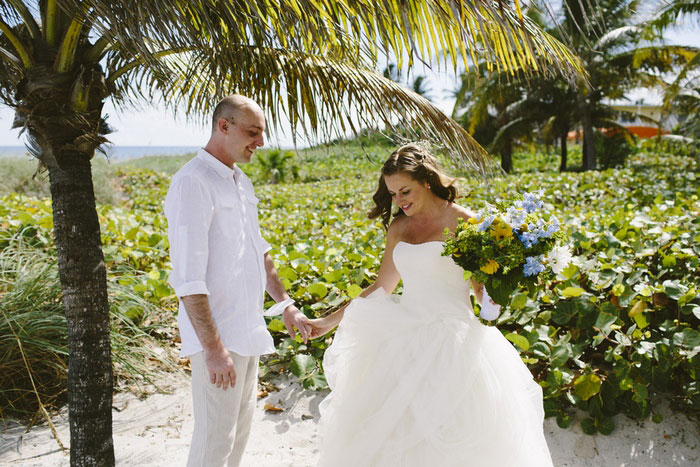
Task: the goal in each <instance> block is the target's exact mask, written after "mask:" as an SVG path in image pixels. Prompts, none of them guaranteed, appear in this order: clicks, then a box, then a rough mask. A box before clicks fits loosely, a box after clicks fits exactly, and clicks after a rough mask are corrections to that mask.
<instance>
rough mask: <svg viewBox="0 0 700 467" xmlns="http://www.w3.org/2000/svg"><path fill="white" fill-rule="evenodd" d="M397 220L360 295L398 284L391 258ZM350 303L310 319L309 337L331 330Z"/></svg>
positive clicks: (396, 273) (395, 242)
mask: <svg viewBox="0 0 700 467" xmlns="http://www.w3.org/2000/svg"><path fill="white" fill-rule="evenodd" d="M399 220H400V219H394V222H392V223H391V225H390V226H389V230H388V231H387V233H386V247H385V248H384V257H383V258H382V264H381V265H380V266H379V272H378V273H377V279H376V280H375V281H374V283H372V285H370V286H369V287H367V288H366V289H364V290H363V291H362V293H360V295H359V296H360V297H363V298H364V297H367V296H369V295H370V294H371V293H372V292H374V291H375V290H377V289H379V288H380V287H381V288H383V289H384V290H385V291H386V293H392V292H393V291H394V289H395V288H396V286H397V285H399V281H400V280H401V276H400V275H399V271H398V270H397V269H396V266H395V265H394V259H393V253H394V247H395V246H396V244H397V243H398V242H399V226H398V224H399V222H397V221H399ZM350 303H352V302H349V303H346V304H345V305H343V306H342V307H340V308H338V309H337V310H336V311H334V312H333V313H331V314H330V315H328V316H325V317H323V318H319V319H312V320H310V324H311V327H312V330H311V336H310V337H311V338H312V339H314V338H316V337H320V336H323V335H325V334H327V333H329V332H330V331H332V330H333V328H335V327H336V326H337V325H338V324H340V321H341V320H342V319H343V315H344V314H345V308H347V306H348V305H350Z"/></svg>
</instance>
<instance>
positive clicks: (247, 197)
mask: <svg viewBox="0 0 700 467" xmlns="http://www.w3.org/2000/svg"><path fill="white" fill-rule="evenodd" d="M243 200H244V201H245V202H246V203H249V204H252V205H253V206H254V207H256V209H257V204H258V203H259V202H260V200H259V199H258V197H257V196H255V195H254V194H253V193H249V192H248V191H244V192H243Z"/></svg>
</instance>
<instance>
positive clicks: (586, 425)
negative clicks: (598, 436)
mask: <svg viewBox="0 0 700 467" xmlns="http://www.w3.org/2000/svg"><path fill="white" fill-rule="evenodd" d="M581 429H582V430H583V432H584V433H586V434H587V435H594V434H595V433H596V431H598V429H597V428H596V426H595V420H594V419H592V418H584V419H583V420H581Z"/></svg>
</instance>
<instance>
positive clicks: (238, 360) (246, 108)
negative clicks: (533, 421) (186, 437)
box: [165, 95, 311, 467]
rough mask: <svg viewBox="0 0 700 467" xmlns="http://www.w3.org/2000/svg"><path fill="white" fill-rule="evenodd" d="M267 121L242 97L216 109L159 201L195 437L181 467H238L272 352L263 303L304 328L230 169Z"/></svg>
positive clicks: (246, 192) (250, 196) (237, 173)
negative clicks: (205, 135) (205, 138)
mask: <svg viewBox="0 0 700 467" xmlns="http://www.w3.org/2000/svg"><path fill="white" fill-rule="evenodd" d="M264 131H265V117H264V115H263V111H262V109H261V108H260V107H259V106H258V105H257V104H256V103H255V102H253V101H252V100H250V99H249V98H247V97H244V96H239V95H233V96H229V97H226V98H224V99H223V100H222V101H221V102H219V104H218V105H217V106H216V109H215V110H214V115H213V118H212V132H211V137H210V139H209V142H208V143H207V145H206V146H205V147H204V148H203V149H200V150H199V152H198V153H197V155H196V156H195V157H194V158H193V159H192V160H191V161H189V162H188V163H187V164H185V166H183V167H182V168H181V169H180V170H179V171H178V172H177V173H176V174H175V176H174V177H173V180H172V183H171V185H170V189H169V190H168V195H167V197H166V199H165V215H166V217H167V219H168V238H169V240H170V259H171V262H172V268H173V270H172V274H171V276H170V283H171V284H172V286H173V288H174V289H175V293H176V294H177V296H178V297H179V299H180V310H179V313H178V318H177V320H178V326H179V328H180V337H181V340H182V350H181V352H180V354H181V356H183V357H184V356H188V357H189V358H190V362H191V367H192V398H193V411H194V433H193V435H192V444H191V446H190V453H189V457H188V461H187V465H188V467H202V466H206V467H211V466H222V467H223V466H228V467H233V466H238V465H239V464H240V461H241V458H242V456H243V451H244V449H245V445H246V443H247V442H248V437H249V435H250V428H251V423H252V418H253V408H254V406H255V396H256V393H257V391H256V389H257V375H258V360H259V356H260V355H263V354H267V353H272V352H274V351H275V348H274V345H273V341H272V336H271V335H270V333H269V332H268V330H267V326H266V324H265V319H264V317H263V314H262V313H263V301H264V294H265V291H267V292H268V293H269V294H270V296H271V297H272V298H273V299H274V300H275V301H276V302H277V303H278V304H279V305H280V308H283V310H284V311H283V313H282V317H283V320H284V323H285V325H286V326H287V330H288V331H289V333H290V335H291V336H292V337H295V331H294V328H295V327H296V328H297V329H298V330H299V333H300V334H301V336H302V338H303V339H304V341H306V339H307V337H308V335H309V332H310V330H311V329H310V326H309V323H308V320H307V319H306V317H305V316H304V315H303V314H302V313H301V312H300V311H299V310H298V309H297V308H296V307H295V306H294V304H293V301H292V300H291V299H290V298H289V295H287V292H286V291H285V290H284V287H283V285H282V282H281V281H280V278H279V276H278V275H277V271H276V270H275V266H274V264H273V262H272V258H271V257H270V254H269V253H268V251H269V250H270V245H269V244H268V243H267V242H266V241H265V240H264V239H263V238H262V236H261V235H260V226H259V223H258V210H257V203H258V198H256V196H255V192H254V190H253V185H252V183H251V182H250V180H249V179H248V177H246V175H245V174H244V173H243V172H242V171H241V169H240V168H239V167H238V165H240V164H247V163H248V162H250V159H251V158H252V157H253V153H254V151H255V150H256V149H257V148H258V147H260V146H262V145H263V144H264V139H263V133H264Z"/></svg>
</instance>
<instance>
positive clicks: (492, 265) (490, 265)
mask: <svg viewBox="0 0 700 467" xmlns="http://www.w3.org/2000/svg"><path fill="white" fill-rule="evenodd" d="M500 267H501V265H500V264H498V263H497V262H495V261H494V260H492V259H490V260H488V261H487V262H486V264H484V265H483V266H481V267H480V268H479V269H481V271H482V272H485V273H486V274H493V273H494V272H496V271H498V268H500Z"/></svg>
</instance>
